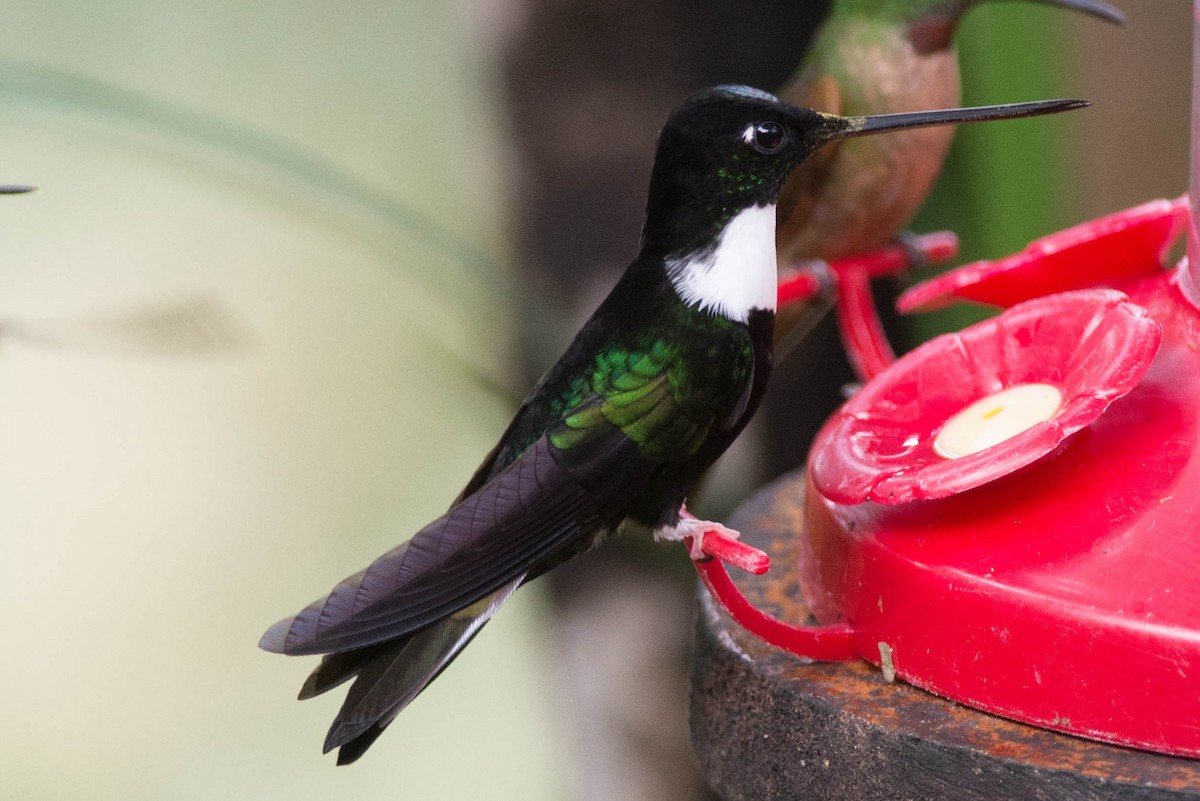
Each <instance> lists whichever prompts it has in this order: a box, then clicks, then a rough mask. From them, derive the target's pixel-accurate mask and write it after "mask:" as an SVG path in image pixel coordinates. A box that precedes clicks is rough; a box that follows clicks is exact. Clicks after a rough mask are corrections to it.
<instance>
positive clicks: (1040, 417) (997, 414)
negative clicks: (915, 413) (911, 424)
mask: <svg viewBox="0 0 1200 801" xmlns="http://www.w3.org/2000/svg"><path fill="white" fill-rule="evenodd" d="M1061 407H1062V392H1060V391H1059V390H1058V388H1057V387H1052V386H1050V385H1049V384H1021V385H1019V386H1015V387H1009V388H1008V389H1003V390H1000V391H999V392H996V393H994V394H992V395H988V396H987V397H986V398H981V399H980V400H977V401H975V402H974V403H972V404H971V405H970V406H968V407H967V408H965V409H963V410H962V411H961V412H959V413H958V414H956V415H954V416H953V417H951V418H950V419H949V420H948V421H947V422H946V424H945V425H944V426H942V430H941V432H939V433H938V435H937V437H936V438H935V439H934V441H933V449H934V451H936V452H937V455H938V456H941V457H942V458H943V459H960V458H962V457H963V456H970V455H971V454H973V453H979V452H980V451H981V450H983V449H985V448H990V447H992V446H993V445H999V444H1000V443H1001V442H1004V441H1005V440H1006V439H1009V438H1011V437H1015V436H1016V435H1017V434H1020V433H1021V432H1022V431H1026V430H1028V429H1030V428H1033V427H1034V426H1035V425H1037V424H1038V423H1043V422H1045V421H1047V420H1049V419H1050V418H1052V417H1054V415H1056V414H1057V413H1058V410H1059V408H1061Z"/></svg>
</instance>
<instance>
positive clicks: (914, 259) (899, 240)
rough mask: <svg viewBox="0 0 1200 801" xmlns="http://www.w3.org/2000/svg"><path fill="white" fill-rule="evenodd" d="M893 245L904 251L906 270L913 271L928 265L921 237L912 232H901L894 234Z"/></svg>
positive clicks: (927, 257)
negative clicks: (906, 261) (906, 262)
mask: <svg viewBox="0 0 1200 801" xmlns="http://www.w3.org/2000/svg"><path fill="white" fill-rule="evenodd" d="M894 241H895V243H896V244H897V245H899V246H900V248H901V249H902V250H903V251H904V256H905V258H907V259H908V269H910V270H915V269H917V268H919V267H924V266H925V265H927V264H929V256H927V255H926V253H925V248H924V246H923V245H922V243H921V237H920V236H918V235H917V234H915V233H913V232H912V231H901V232H899V233H898V234H896V238H895V240H894Z"/></svg>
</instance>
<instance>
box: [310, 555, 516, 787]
mask: <svg viewBox="0 0 1200 801" xmlns="http://www.w3.org/2000/svg"><path fill="white" fill-rule="evenodd" d="M522 578H523V577H522ZM520 583H521V578H518V579H517V580H515V581H513V582H511V583H510V584H508V585H506V586H505V587H502V588H501V589H500V590H498V591H496V592H495V593H492V594H491V595H489V596H487V597H486V598H484V599H482V600H480V601H479V602H477V603H475V604H472V605H471V606H469V607H467V608H466V609H463V610H462V611H460V612H457V613H455V614H453V615H451V616H450V617H448V618H445V619H444V620H441V621H439V622H437V623H434V624H433V625H431V626H428V627H426V628H424V629H421V630H420V631H418V632H415V633H413V634H410V635H408V636H405V637H402V638H399V639H397V640H389V641H387V642H382V643H379V644H378V645H372V646H368V647H366V648H357V649H354V650H351V651H343V652H340V653H332V654H328V655H326V656H325V657H324V658H323V659H322V660H321V664H320V665H318V666H317V668H316V670H314V671H313V672H312V674H311V675H310V676H309V677H308V680H307V681H305V682H304V687H303V688H301V690H300V698H301V699H305V698H312V697H313V696H315V695H320V694H321V693H323V692H325V691H326V690H330V689H332V688H334V687H336V686H338V685H339V684H342V683H343V682H346V681H349V680H350V679H354V683H353V684H352V685H350V691H349V692H348V693H347V694H346V700H345V702H344V703H343V704H342V708H341V709H340V710H339V711H338V714H337V717H335V718H334V720H333V725H332V726H330V728H329V734H328V735H326V737H325V749H324V750H325V753H329V752H330V751H332V750H333V749H335V748H338V749H340V750H339V751H338V758H337V763H338V764H339V765H349V764H350V763H351V762H353V761H355V760H356V759H358V758H359V757H360V756H362V755H363V754H364V753H366V750H367V749H368V748H370V747H371V744H372V743H374V742H375V740H376V739H377V738H378V737H379V735H380V734H382V733H383V730H384V729H386V728H387V726H388V724H389V723H391V722H392V721H393V720H395V719H396V716H397V715H399V714H400V712H401V711H402V710H403V709H404V708H405V707H406V706H408V705H409V704H410V703H411V702H412V700H413V699H414V698H416V697H417V696H418V695H419V694H420V693H421V691H422V690H424V689H425V688H426V687H427V686H429V683H430V682H431V681H433V680H434V679H436V678H437V677H438V675H439V674H441V672H442V671H443V670H445V669H446V667H447V666H448V665H449V664H450V663H451V662H452V661H454V658H455V657H456V656H458V654H459V652H460V651H462V649H463V648H465V647H466V646H467V643H469V642H470V641H471V640H472V639H473V638H474V637H475V635H476V634H478V633H479V630H480V629H482V628H483V626H484V624H486V623H487V622H488V620H490V619H491V617H492V615H493V614H495V612H496V610H497V609H499V608H500V607H501V605H503V604H504V602H505V601H507V600H508V598H509V596H510V595H512V593H513V590H515V589H516V588H517V587H518V586H519V585H520Z"/></svg>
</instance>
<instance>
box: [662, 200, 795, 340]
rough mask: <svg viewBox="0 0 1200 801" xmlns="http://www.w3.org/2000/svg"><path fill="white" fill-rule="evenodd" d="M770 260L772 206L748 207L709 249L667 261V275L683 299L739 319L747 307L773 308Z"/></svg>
mask: <svg viewBox="0 0 1200 801" xmlns="http://www.w3.org/2000/svg"><path fill="white" fill-rule="evenodd" d="M775 258H776V257H775V206H774V205H770V206H751V207H750V208H748V209H746V210H745V211H742V212H740V213H739V214H738V215H737V216H736V217H734V218H733V219H732V220H730V221H729V223H728V224H726V226H725V230H724V231H722V232H721V238H720V240H719V241H718V242H717V246H716V248H714V249H713V251H712V252H711V253H706V254H704V255H702V256H699V257H696V258H692V259H672V260H668V261H667V275H669V276H670V278H671V283H673V284H674V285H675V291H676V292H678V293H679V297H681V298H683V300H684V302H685V303H687V304H689V305H691V306H695V307H696V308H698V309H700V310H702V311H703V310H706V309H708V310H712V311H714V312H716V313H718V314H720V315H722V316H723V317H728V318H729V319H730V320H736V321H738V322H741V323H745V322H748V321H749V319H750V311H751V310H752V309H763V310H768V311H775V298H776V293H777V292H778V282H777V279H776V274H775Z"/></svg>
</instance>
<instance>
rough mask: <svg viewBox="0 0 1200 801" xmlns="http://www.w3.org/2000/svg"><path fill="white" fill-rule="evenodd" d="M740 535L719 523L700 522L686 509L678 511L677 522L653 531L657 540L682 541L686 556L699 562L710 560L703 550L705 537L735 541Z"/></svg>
mask: <svg viewBox="0 0 1200 801" xmlns="http://www.w3.org/2000/svg"><path fill="white" fill-rule="evenodd" d="M741 536H742V535H741V533H740V532H738V531H735V530H734V529H731V528H729V527H727V526H723V525H721V524H720V523H714V522H712V521H711V520H701V519H699V518H698V517H696V516H695V515H693V514H691V513H690V512H688V510H687V509H686V508H681V509H680V510H679V522H678V523H676V524H675V525H673V526H663V527H662V528H658V529H655V531H654V537H655V539H659V540H669V541H672V542H675V541H680V540H683V541H685V542H686V543H687V546H688V555H689V556H691V558H692V560H693V561H696V562H701V561H704V560H706V559H711V558H712V556H711V555H710V554H709V553H708V552H707V551H706V550H705V549H704V541H705V538H706V537H714V538H720V539H725V540H737V539H740V538H741Z"/></svg>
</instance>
